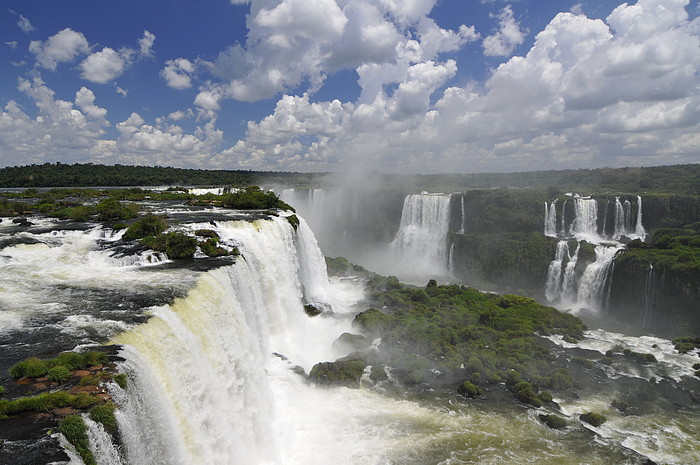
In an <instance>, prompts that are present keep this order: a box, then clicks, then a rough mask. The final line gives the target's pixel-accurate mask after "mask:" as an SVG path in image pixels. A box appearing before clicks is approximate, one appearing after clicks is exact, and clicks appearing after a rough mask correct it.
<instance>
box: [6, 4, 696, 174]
mask: <svg viewBox="0 0 700 465" xmlns="http://www.w3.org/2000/svg"><path fill="white" fill-rule="evenodd" d="M3 6H4V7H5V8H4V9H3V10H1V11H0V36H1V37H0V39H1V40H0V50H2V52H1V53H0V166H14V165H24V164H30V163H37V164H40V163H45V162H57V161H60V162H63V163H74V162H93V163H103V164H114V163H121V164H139V165H155V164H159V165H164V166H166V165H167V166H177V167H196V168H211V169H264V170H292V171H338V170H344V169H348V168H350V167H357V166H361V167H364V168H366V169H373V170H378V171H392V172H433V173H440V172H485V171H527V170H539V169H563V168H580V167H586V168H588V167H602V166H612V167H618V166H645V165H660V164H676V163H689V162H690V163H693V162H700V131H699V130H698V129H700V127H699V126H700V77H699V75H698V70H699V69H700V37H699V36H700V20H698V19H697V17H698V13H699V9H698V2H697V0H693V1H689V0H640V1H638V2H637V3H630V4H620V3H619V2H614V1H593V2H576V1H568V0H550V1H545V2H542V1H529V0H518V1H510V2H506V1H501V0H249V1H246V0H208V1H206V2H194V1H184V0H171V1H158V0H151V1H147V2H144V1H138V2H137V1H132V0H126V1H121V2H94V1H82V0H73V1H70V2H46V1H44V0H6V1H5V2H3Z"/></svg>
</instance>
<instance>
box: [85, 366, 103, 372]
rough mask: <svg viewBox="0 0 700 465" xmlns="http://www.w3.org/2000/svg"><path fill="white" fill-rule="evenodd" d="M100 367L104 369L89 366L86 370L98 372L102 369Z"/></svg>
mask: <svg viewBox="0 0 700 465" xmlns="http://www.w3.org/2000/svg"><path fill="white" fill-rule="evenodd" d="M102 367H104V365H94V366H91V367H90V368H88V370H90V371H92V372H95V371H100V370H101V369H102Z"/></svg>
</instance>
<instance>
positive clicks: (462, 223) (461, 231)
mask: <svg viewBox="0 0 700 465" xmlns="http://www.w3.org/2000/svg"><path fill="white" fill-rule="evenodd" d="M461 201H462V202H461V203H462V219H461V221H460V223H459V224H460V228H459V231H457V234H464V222H465V221H466V218H465V214H464V213H465V210H464V194H462V198H461Z"/></svg>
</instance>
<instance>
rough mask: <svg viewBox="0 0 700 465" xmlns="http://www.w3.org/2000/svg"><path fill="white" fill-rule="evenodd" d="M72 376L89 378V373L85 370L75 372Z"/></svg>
mask: <svg viewBox="0 0 700 465" xmlns="http://www.w3.org/2000/svg"><path fill="white" fill-rule="evenodd" d="M73 376H78V377H80V378H82V377H83V376H90V372H89V371H87V370H76V371H74V372H73Z"/></svg>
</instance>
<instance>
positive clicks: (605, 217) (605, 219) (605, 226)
mask: <svg viewBox="0 0 700 465" xmlns="http://www.w3.org/2000/svg"><path fill="white" fill-rule="evenodd" d="M608 207H610V199H605V207H604V208H603V229H601V231H600V235H601V236H605V237H608V232H607V229H608Z"/></svg>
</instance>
